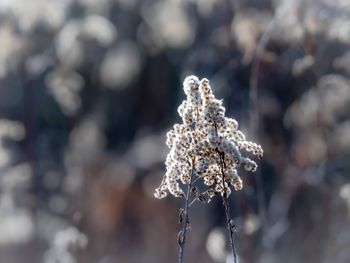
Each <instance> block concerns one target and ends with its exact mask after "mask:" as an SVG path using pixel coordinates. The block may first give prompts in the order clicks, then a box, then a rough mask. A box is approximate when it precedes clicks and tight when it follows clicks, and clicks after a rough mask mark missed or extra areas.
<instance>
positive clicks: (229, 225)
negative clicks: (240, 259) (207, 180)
mask: <svg viewBox="0 0 350 263" xmlns="http://www.w3.org/2000/svg"><path fill="white" fill-rule="evenodd" d="M214 128H215V132H216V134H218V128H217V124H216V123H215V121H214ZM216 152H217V153H218V155H219V158H220V168H221V175H222V187H223V189H224V192H223V194H222V203H223V205H224V207H225V216H226V223H227V230H228V231H229V233H230V245H231V249H232V254H233V260H234V263H237V253H236V247H235V242H234V237H233V232H234V228H235V225H234V224H233V223H232V220H231V217H230V205H229V202H228V196H227V186H226V184H225V168H226V164H225V153H223V152H220V151H219V149H216Z"/></svg>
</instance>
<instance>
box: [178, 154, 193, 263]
mask: <svg viewBox="0 0 350 263" xmlns="http://www.w3.org/2000/svg"><path fill="white" fill-rule="evenodd" d="M193 171H194V160H192V172H191V177H190V182H189V184H188V185H187V192H186V196H185V212H184V215H185V220H182V230H181V231H180V233H179V246H180V248H179V263H183V258H184V250H185V243H186V234H187V229H188V227H189V224H190V219H189V207H190V194H191V188H192V178H193Z"/></svg>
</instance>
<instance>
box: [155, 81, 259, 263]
mask: <svg viewBox="0 0 350 263" xmlns="http://www.w3.org/2000/svg"><path fill="white" fill-rule="evenodd" d="M183 88H184V92H185V94H186V96H187V98H186V100H184V101H183V102H182V104H181V105H180V106H179V108H178V113H179V115H180V116H181V118H182V123H181V124H175V125H174V127H173V129H172V130H170V131H169V132H168V134H167V141H166V144H167V146H168V147H169V149H170V152H169V154H168V156H167V158H166V162H165V164H166V169H167V171H166V173H165V175H164V178H163V180H162V182H161V184H160V186H159V187H158V188H157V189H156V190H155V197H156V198H159V199H161V198H164V197H166V196H167V193H168V192H169V193H170V194H172V195H174V196H175V197H184V199H185V208H184V209H181V211H180V222H181V223H182V226H183V227H182V230H181V231H180V232H179V238H178V241H179V245H180V251H179V262H182V260H183V249H184V243H185V240H186V230H187V229H188V226H189V216H188V214H189V207H190V206H191V204H192V203H193V202H194V201H195V200H199V201H206V202H209V201H210V200H211V198H212V197H213V196H214V195H216V194H220V195H221V197H222V199H223V204H224V207H225V214H226V220H227V226H228V229H229V233H230V242H231V247H232V252H233V255H234V259H235V261H236V252H235V248H234V242H233V231H234V228H235V226H234V224H233V221H232V220H231V219H230V212H229V204H228V196H229V195H230V193H231V188H233V189H234V190H236V191H238V190H241V189H242V188H243V182H242V179H241V177H240V176H239V175H238V173H237V168H238V167H239V166H243V167H244V168H245V169H246V170H247V171H252V172H254V171H256V169H257V164H256V163H255V162H254V161H253V160H251V159H250V158H248V157H245V156H244V155H243V153H242V150H245V151H247V152H250V153H252V154H254V155H256V156H258V157H259V158H261V157H262V156H263V149H262V147H261V146H260V145H258V144H256V143H254V142H250V141H247V140H246V139H245V135H244V134H243V132H242V131H240V130H238V123H237V121H236V120H235V119H232V118H227V117H225V108H224V107H223V105H222V100H217V99H216V98H215V96H214V94H213V91H212V89H211V87H210V85H209V80H207V79H205V78H204V79H202V80H199V79H198V78H197V77H196V76H188V77H187V78H186V79H185V81H184V83H183ZM196 181H202V182H203V184H204V185H205V186H206V187H205V190H204V191H201V190H200V189H199V188H198V187H193V185H194V183H195V182H196ZM180 182H181V183H182V185H183V186H184V187H185V188H187V189H186V190H185V191H184V190H183V189H182V187H181V186H180Z"/></svg>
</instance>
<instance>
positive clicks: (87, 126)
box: [0, 0, 350, 263]
mask: <svg viewBox="0 0 350 263" xmlns="http://www.w3.org/2000/svg"><path fill="white" fill-rule="evenodd" d="M349 48H350V1H349V0H284V1H282V0H281V1H278V0H260V1H257V0H244V1H243V0H187V1H186V0H182V1H181V0H46V1H43V0H26V1H23V0H0V262H1V263H22V262H28V263H40V262H43V263H85V262H86V263H90V262H92V263H95V262H96V263H119V262H121V263H139V262H143V263H148V262H150V263H158V262H159V263H163V262H177V253H178V244H177V233H178V231H179V229H180V225H179V224H178V211H179V208H180V207H181V206H182V205H183V204H182V200H180V199H175V198H172V197H167V198H166V199H165V200H157V199H155V198H154V197H153V192H154V188H155V187H157V186H158V184H159V183H160V181H161V179H162V176H163V174H164V172H165V166H164V160H165V156H166V154H167V148H166V146H165V134H166V131H167V130H168V129H169V128H170V127H171V126H172V125H173V124H174V123H175V122H179V121H180V119H179V117H178V116H177V112H176V109H177V106H178V105H179V104H180V102H181V101H182V100H183V99H184V97H185V96H184V94H183V91H182V81H183V79H184V77H185V76H186V75H188V74H195V75H197V76H198V77H200V78H203V77H206V78H208V79H210V81H211V84H212V86H213V90H214V92H215V94H216V96H217V97H218V98H223V99H224V104H225V106H226V109H227V115H228V116H230V117H234V118H236V119H237V120H238V122H239V124H240V128H241V129H242V130H243V131H244V132H245V133H246V134H247V137H248V139H250V140H253V141H256V142H258V143H259V144H261V145H262V146H263V148H264V152H265V153H264V159H263V160H262V161H260V162H259V169H258V172H257V173H256V174H249V173H247V174H244V173H242V174H241V175H242V178H243V182H244V189H243V191H240V192H235V193H233V194H232V195H231V196H230V202H231V212H232V217H233V218H234V221H235V224H236V226H237V228H238V232H237V233H236V234H235V238H236V246H237V250H238V254H239V257H240V262H247V263H248V262H260V263H265V262H266V263H274V262H276V263H277V262H285V263H288V262H290V263H292V262H339V263H341V262H344V263H346V262H350V227H349V226H350V175H349V173H350V162H349V161H350V159H349V158H350V119H349V116H350V80H349V74H350V49H349ZM191 228H192V229H191V231H190V232H189V236H188V242H187V244H186V250H185V261H186V262H203V263H215V262H218V263H220V262H222V263H223V262H232V258H230V254H229V253H228V251H229V248H228V245H227V242H226V240H227V235H226V230H225V219H224V213H223V210H222V204H221V201H220V199H219V198H217V199H214V200H213V201H212V202H211V203H210V204H209V205H203V204H201V203H198V204H195V205H194V206H193V209H192V210H191Z"/></svg>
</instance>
